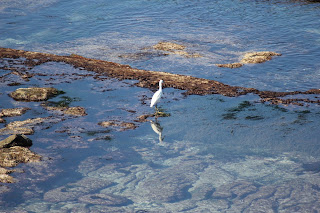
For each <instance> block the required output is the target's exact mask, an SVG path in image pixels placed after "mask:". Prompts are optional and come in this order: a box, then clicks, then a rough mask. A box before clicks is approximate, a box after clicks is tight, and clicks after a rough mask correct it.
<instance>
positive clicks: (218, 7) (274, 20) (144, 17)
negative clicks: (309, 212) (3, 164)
mask: <svg viewBox="0 0 320 213" xmlns="http://www.w3.org/2000/svg"><path fill="white" fill-rule="evenodd" d="M1 4H3V5H1ZM0 6H1V7H0V8H2V9H1V10H0V20H1V21H0V33H1V38H0V46H2V47H10V48H16V49H24V50H32V51H39V52H50V53H55V54H62V55H66V54H71V53H76V54H79V55H83V56H86V57H90V58H98V59H103V60H108V61H114V62H118V63H123V64H129V65H131V66H132V67H136V68H141V69H146V70H155V71H166V72H171V73H178V74H184V75H192V76H196V77H203V78H208V79H214V80H218V81H220V82H223V83H226V84H230V85H236V86H245V87H254V88H257V89H259V90H272V91H293V90H302V91H304V90H308V89H311V88H320V83H319V82H320V81H319V77H320V60H319V58H320V31H319V29H320V12H319V11H320V4H319V3H308V2H307V1H239V0H224V1H218V2H216V1H207V0H200V1H179V0H177V1H153V0H149V1H142V0H128V1H102V0H100V1H94V2H90V1H36V2H33V1H27V4H21V2H19V1H16V2H15V1H13V3H11V4H10V5H7V3H0ZM159 41H171V42H176V43H179V44H183V45H185V46H186V47H187V51H188V52H191V53H199V54H201V55H202V56H203V57H201V58H185V57H182V56H177V55H169V56H158V57H155V56H154V55H153V56H150V57H147V58H140V59H138V58H135V59H133V58H124V57H119V56H121V55H124V54H129V53H137V52H143V51H145V49H144V48H146V47H150V46H152V45H154V44H156V43H158V42H159ZM264 50H267V51H275V52H279V53H282V54H283V55H282V56H281V57H276V58H274V59H273V60H271V61H269V62H266V63H264V64H258V65H246V66H243V67H241V68H239V69H221V68H218V67H216V66H215V65H214V64H216V63H227V62H235V61H238V60H239V57H241V55H242V54H243V53H244V52H247V51H264ZM30 72H43V73H48V74H55V73H62V72H64V73H69V74H68V75H66V76H64V77H59V76H54V75H53V76H52V77H53V78H56V80H50V81H46V80H47V79H48V78H49V77H34V78H31V79H30V81H29V82H23V86H35V85H36V86H54V87H57V88H59V89H61V90H63V91H65V92H66V94H65V95H66V96H69V97H71V98H75V100H76V101H74V102H72V103H71V105H73V106H83V107H85V108H86V111H87V113H88V115H87V116H85V117H81V118H69V119H67V120H65V121H63V122H58V123H50V124H48V127H49V128H48V129H47V128H41V127H38V128H37V129H36V133H35V134H34V135H31V136H30V138H31V139H32V140H33V142H34V145H33V146H32V148H31V149H32V150H33V151H35V152H37V153H39V154H41V155H43V156H44V158H43V161H42V162H41V163H38V164H32V163H31V164H24V165H20V166H19V168H22V169H23V170H24V171H25V173H14V177H15V178H16V179H17V180H19V182H18V183H15V184H9V185H7V186H8V187H9V188H10V190H9V192H7V193H4V194H3V195H2V199H1V201H2V202H1V205H2V207H0V209H1V210H2V211H8V212H10V211H13V210H16V211H19V210H26V211H28V212H72V211H84V212H85V211H91V212H103V211H105V212H110V211H115V212H120V211H125V212H134V211H138V210H145V211H151V212H152V211H155V212H159V211H160V212H164V210H166V211H168V212H179V211H186V212H201V210H203V209H204V208H207V209H214V210H212V212H215V211H217V212H219V211H222V212H223V211H236V210H237V208H238V209H242V211H245V210H244V209H247V210H248V209H249V210H250V208H253V207H252V205H253V203H254V202H252V203H250V204H246V205H247V206H245V207H243V208H242V207H241V208H240V207H239V205H240V204H239V202H240V201H239V200H237V198H235V197H234V196H233V197H229V198H228V197H226V198H220V197H215V196H214V193H215V192H217V191H219V187H221V186H222V187H224V188H227V187H228V186H230V185H232V184H234V183H239V182H241V181H246V182H249V183H250V184H252V186H255V187H257V188H258V189H259V190H262V189H264V187H265V188H268V187H271V188H273V187H274V188H279V187H280V186H281V187H282V186H284V187H287V188H290V187H293V186H292V185H294V186H295V185H298V186H301V187H302V188H303V189H305V188H306V187H305V186H306V185H307V184H312V186H314V187H313V188H312V189H313V190H314V192H313V193H314V194H317V193H319V192H318V190H316V189H317V187H319V186H318V184H317V183H318V182H319V180H320V177H319V170H318V169H317V167H316V166H315V167H312V166H310V165H317V163H318V162H320V156H319V151H320V145H319V144H320V138H319V132H320V131H319V126H320V123H319V122H320V119H319V117H320V111H319V106H315V105H311V106H309V107H297V106H279V107H277V106H270V105H267V104H261V103H259V101H258V100H259V98H258V97H257V96H254V95H247V96H242V97H238V98H228V97H223V96H220V95H209V96H188V97H184V96H183V94H181V93H182V92H183V91H178V90H173V89H165V90H164V92H165V97H164V98H163V100H162V102H161V107H162V108H163V109H164V110H165V111H166V112H169V113H170V114H171V116H170V117H167V118H159V119H158V122H159V123H160V125H161V126H162V128H163V131H162V136H163V137H164V139H163V140H162V141H159V136H158V134H157V133H155V132H154V131H153V129H152V127H151V125H150V123H149V122H147V123H141V124H139V127H138V128H137V129H135V130H129V131H117V129H112V128H111V129H108V128H103V127H101V126H99V125H97V123H98V122H101V121H106V120H117V119H119V120H125V121H131V122H132V121H133V120H134V119H135V118H136V116H137V115H140V114H143V113H150V112H152V109H150V108H149V107H148V103H149V102H148V101H149V99H148V98H151V96H152V93H153V92H152V91H150V90H147V89H143V88H137V87H134V86H132V84H133V83H134V82H133V81H128V82H126V81H123V82H118V81H117V80H114V79H107V80H105V81H101V80H96V79H93V78H91V77H79V78H78V79H74V75H72V73H79V72H83V73H86V71H80V70H76V69H73V68H71V67H70V66H69V65H62V64H55V63H49V64H44V65H41V66H38V67H35V68H34V69H32V70H31V71H30ZM1 73H2V74H1V75H3V74H5V73H7V71H4V70H1ZM12 78H14V77H12ZM8 80H10V79H8ZM69 82H72V83H71V84H70V83H69ZM0 88H1V93H0V107H1V108H12V107H20V106H26V107H30V108H32V110H30V111H28V112H27V113H26V114H25V115H23V116H21V117H12V118H8V119H6V120H7V122H11V121H14V120H24V119H27V118H34V117H37V116H41V117H45V116H49V115H52V114H51V113H49V112H47V111H45V110H44V109H43V108H41V107H40V103H27V102H15V101H13V100H11V99H10V98H9V97H8V96H7V94H8V93H9V92H11V91H13V90H14V89H15V88H18V86H15V87H8V86H7V81H6V80H2V81H1V84H0ZM53 100H56V101H58V100H61V96H60V97H59V96H58V97H56V98H55V99H53ZM128 110H133V111H136V113H132V112H130V111H128ZM1 125H2V126H1V127H3V126H4V124H1ZM44 126H45V125H44ZM4 137H5V136H3V137H2V138H4ZM109 137H110V138H111V139H110V138H109ZM103 138H105V139H103ZM190 162H191V163H190ZM189 163H190V165H189ZM186 165H189V166H186ZM193 165H195V166H193ZM202 167H204V168H205V169H200V168H202ZM171 169H172V170H171ZM88 178H89V179H90V178H91V179H92V180H102V181H103V182H105V183H107V182H111V183H112V184H109V185H108V184H107V186H104V185H103V184H100V185H101V186H100V185H99V184H96V182H95V181H92V182H93V183H95V184H96V185H95V184H91V186H88V185H86V184H79V181H80V182H81V181H83V180H85V179H88ZM91 179H90V180H91ZM290 181H292V182H294V181H297V182H299V184H300V185H299V184H292V182H290ZM152 184H153V185H155V186H154V187H152ZM184 184H185V185H186V186H185V185H184ZM150 185H151V186H150ZM158 185H159V186H161V187H163V189H162V188H161V187H159V188H158V187H156V186H158ZM181 185H183V186H184V188H182V189H181V188H180V186H181ZM210 187H211V189H210ZM259 190H257V191H255V192H250V193H248V194H249V195H251V196H254V195H256V196H257V197H259V195H257V194H259V192H260V191H259ZM291 190H292V191H294V190H297V189H296V188H292V189H291ZM70 191H73V192H74V193H73V194H72V193H70V194H68V193H69V192H70ZM300 191H301V192H300V193H296V194H292V195H291V196H289V197H287V200H289V201H292V202H294V203H295V204H296V205H297V206H302V207H303V205H305V204H304V203H303V202H301V203H299V196H304V197H307V199H308V200H309V201H308V202H307V203H308V205H309V206H313V207H314V208H316V207H317V205H316V203H317V202H318V200H317V199H315V198H314V197H312V196H311V195H310V196H309V195H304V194H303V193H305V191H303V190H300ZM202 192H203V193H204V194H205V196H203V197H202V198H201V193H202ZM97 193H99V194H111V195H113V196H122V197H125V198H127V199H129V200H130V202H124V203H122V204H119V205H106V204H104V205H103V204H98V203H95V202H91V203H90V202H89V201H84V199H85V196H86V195H87V194H89V195H90V194H97ZM167 194H169V195H167ZM166 195H167V197H166ZM64 196H65V197H64ZM59 197H60V198H61V199H59ZM248 197H250V196H246V194H244V195H243V197H241V198H242V199H243V200H244V201H246V200H247V199H249V198H248ZM273 197H276V195H270V197H269V198H270V199H272V198H273ZM274 199H276V198H274ZM295 199H296V200H295ZM227 201H228V202H229V204H228V205H225V204H224V202H227ZM280 201H281V199H280V200H279V199H278V200H277V199H276V201H275V202H274V205H273V206H276V207H273V208H274V209H277V208H278V209H277V211H280V212H281V211H283V212H286V211H287V212H290V211H291V210H290V205H289V204H288V205H287V206H286V205H284V204H283V203H282V202H280ZM257 205H258V204H257ZM226 206H227V207H226ZM258 206H259V205H258ZM260 207H261V208H262V207H264V206H263V205H262V204H261V206H260ZM219 209H220V210H219ZM218 210H219V211H218ZM205 212H206V211H205ZM207 212H208V211H207ZM291 212H292V211H291Z"/></svg>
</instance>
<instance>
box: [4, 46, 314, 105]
mask: <svg viewBox="0 0 320 213" xmlns="http://www.w3.org/2000/svg"><path fill="white" fill-rule="evenodd" d="M164 46H166V45H164ZM175 48H177V47H175ZM180 48H182V47H180ZM272 55H279V54H277V53H270V52H263V53H262V54H258V53H253V54H248V55H247V59H245V60H244V59H243V60H244V61H245V62H246V63H247V62H252V61H259V62H260V63H261V62H262V61H264V60H269V59H270V57H271V56H272ZM0 58H14V59H17V58H26V60H24V61H21V63H22V64H24V65H25V66H27V67H34V66H37V65H41V64H43V63H46V62H63V63H67V64H70V65H72V66H74V67H76V68H84V69H86V70H88V71H94V72H96V73H98V74H100V75H106V76H108V77H111V78H117V79H119V80H124V79H131V80H138V82H137V83H136V84H135V85H136V86H139V87H145V88H156V87H157V85H158V81H159V79H163V80H164V82H165V83H164V85H163V86H164V87H165V88H170V87H171V88H175V89H180V90H185V91H186V94H187V95H193V94H194V95H206V94H221V95H224V96H230V97H235V96H240V95H246V94H249V93H253V94H257V95H259V96H260V97H261V101H262V102H269V103H271V104H279V103H285V104H296V105H304V103H315V104H320V100H319V99H316V100H314V99H309V98H299V99H294V98H291V99H290V98H287V99H286V98H285V97H286V96H290V95H297V94H320V89H318V88H314V89H310V90H307V91H292V92H274V91H260V90H257V89H254V88H245V87H239V86H230V85H227V84H223V83H221V82H218V81H215V80H208V79H203V78H196V77H192V76H185V75H177V74H171V73H166V72H156V71H146V70H141V69H134V68H132V67H130V66H129V65H122V64H117V63H113V62H108V61H102V60H96V59H90V58H85V57H82V56H79V55H75V54H72V55H70V56H60V55H54V54H48V53H39V52H30V51H23V50H15V49H9V48H0ZM262 58H264V59H262ZM233 66H234V65H233ZM2 69H9V68H8V67H2ZM10 69H11V68H10Z"/></svg>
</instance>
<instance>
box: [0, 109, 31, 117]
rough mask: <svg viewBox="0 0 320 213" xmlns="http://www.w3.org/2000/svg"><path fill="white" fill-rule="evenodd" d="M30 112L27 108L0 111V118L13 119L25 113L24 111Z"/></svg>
mask: <svg viewBox="0 0 320 213" xmlns="http://www.w3.org/2000/svg"><path fill="white" fill-rule="evenodd" d="M28 110H30V108H27V107H21V108H12V109H2V110H1V111H0V117H14V116H20V115H23V114H24V113H26V111H28Z"/></svg>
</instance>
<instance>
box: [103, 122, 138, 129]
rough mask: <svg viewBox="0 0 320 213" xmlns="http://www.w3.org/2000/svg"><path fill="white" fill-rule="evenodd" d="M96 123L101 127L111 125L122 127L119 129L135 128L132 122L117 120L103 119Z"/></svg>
mask: <svg viewBox="0 0 320 213" xmlns="http://www.w3.org/2000/svg"><path fill="white" fill-rule="evenodd" d="M98 124H99V125H100V126H103V127H112V126H113V127H122V128H120V131H124V130H128V129H135V128H137V126H136V125H135V124H134V123H130V122H123V121H117V120H111V121H103V122H100V123H98Z"/></svg>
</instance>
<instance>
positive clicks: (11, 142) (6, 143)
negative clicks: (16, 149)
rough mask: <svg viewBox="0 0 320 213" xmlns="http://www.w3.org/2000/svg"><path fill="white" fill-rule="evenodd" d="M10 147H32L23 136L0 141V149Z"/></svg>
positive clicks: (28, 140) (12, 136)
mask: <svg viewBox="0 0 320 213" xmlns="http://www.w3.org/2000/svg"><path fill="white" fill-rule="evenodd" d="M12 146H23V147H29V146H32V141H31V140H30V139H29V138H27V137H26V136H25V135H20V134H17V135H11V136H9V137H7V138H6V139H4V140H2V141H0V148H9V147H12Z"/></svg>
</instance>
